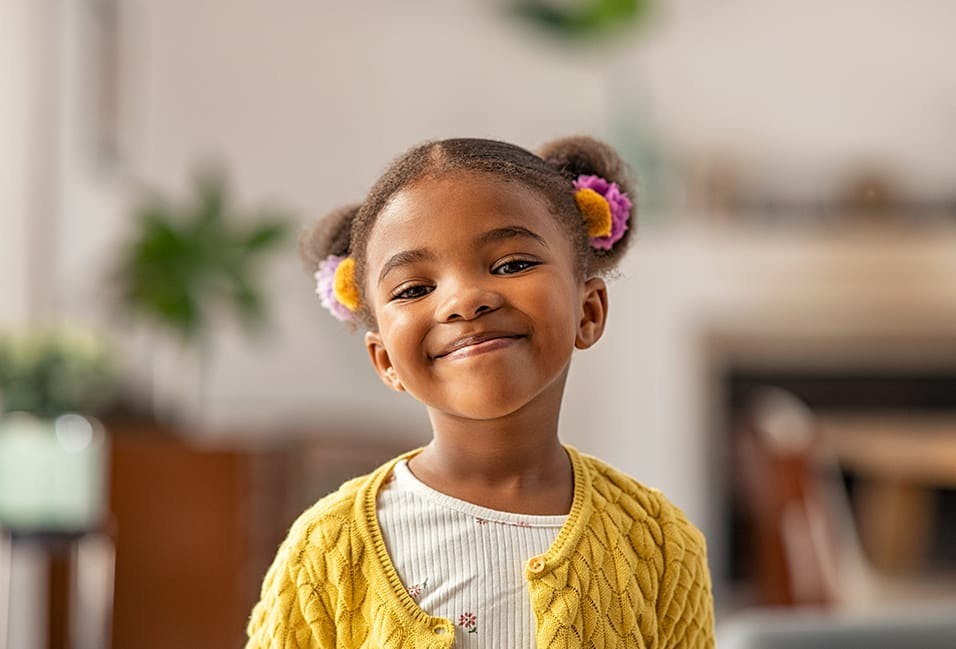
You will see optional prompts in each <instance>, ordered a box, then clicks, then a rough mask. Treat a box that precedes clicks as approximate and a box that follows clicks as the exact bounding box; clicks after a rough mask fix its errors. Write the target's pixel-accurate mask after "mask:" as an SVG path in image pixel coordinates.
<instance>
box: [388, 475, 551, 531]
mask: <svg viewBox="0 0 956 649" xmlns="http://www.w3.org/2000/svg"><path fill="white" fill-rule="evenodd" d="M392 475H394V476H395V482H394V483H393V485H394V487H396V488H398V489H402V490H405V491H409V492H411V493H414V494H416V495H418V496H420V497H422V498H424V499H426V500H428V501H430V502H431V503H433V504H435V505H437V506H438V507H442V508H444V509H450V510H453V511H457V512H459V513H461V514H464V515H466V516H470V517H472V518H476V519H480V520H482V521H487V522H492V523H501V524H503V525H514V526H518V527H545V528H560V527H561V526H562V525H564V523H565V522H566V521H567V519H568V514H557V515H542V514H520V513H517V512H508V511H502V510H499V509H491V508H489V507H482V506H481V505H476V504H474V503H470V502H468V501H466V500H461V499H459V498H455V497H454V496H449V495H448V494H445V493H442V492H440V491H438V490H436V489H433V488H431V487H429V486H428V485H427V484H425V483H424V482H422V481H421V480H419V479H418V478H417V477H415V474H414V473H412V471H411V469H409V468H408V459H407V458H406V459H401V460H399V461H398V462H396V463H395V466H394V467H392Z"/></svg>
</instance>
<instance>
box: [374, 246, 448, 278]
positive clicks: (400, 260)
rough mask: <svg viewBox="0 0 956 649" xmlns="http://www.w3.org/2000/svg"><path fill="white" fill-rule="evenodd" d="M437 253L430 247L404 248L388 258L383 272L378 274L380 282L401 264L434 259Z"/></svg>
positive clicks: (405, 264)
mask: <svg viewBox="0 0 956 649" xmlns="http://www.w3.org/2000/svg"><path fill="white" fill-rule="evenodd" d="M434 258H435V253H433V252H432V251H431V250H429V249H428V248H416V249H415V250H403V251H402V252H399V253H396V254H394V255H392V256H391V257H389V258H388V261H386V262H385V265H383V266H382V272H380V273H379V274H378V283H379V284H381V283H382V280H383V279H385V276H386V275H388V273H389V272H390V271H391V270H392V269H393V268H397V267H399V266H407V265H408V264H414V263H417V262H420V261H425V260H428V259H434Z"/></svg>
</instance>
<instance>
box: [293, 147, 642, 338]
mask: <svg viewBox="0 0 956 649" xmlns="http://www.w3.org/2000/svg"><path fill="white" fill-rule="evenodd" d="M453 173H477V174H487V175H489V176H493V177H494V178H496V179H498V180H503V181H506V182H515V183H519V184H522V185H524V186H526V187H528V188H529V189H531V190H533V191H535V192H537V193H538V194H539V195H540V196H542V197H543V198H544V199H545V200H546V201H547V202H548V206H549V207H550V210H551V213H552V214H554V216H555V218H557V219H558V221H559V222H560V223H561V224H562V226H563V227H564V228H565V231H566V232H567V233H568V236H569V238H570V239H571V241H572V242H573V245H574V250H575V251H576V259H575V264H576V270H577V272H578V274H579V275H580V276H582V277H584V276H588V275H606V274H608V273H609V272H611V271H612V270H613V269H614V268H615V266H616V265H617V263H618V261H619V260H620V259H621V257H622V256H623V255H624V252H625V251H626V250H627V247H628V244H629V243H630V240H631V238H632V236H633V233H634V230H635V229H636V214H635V212H636V208H635V209H633V210H632V214H631V219H630V223H629V227H628V230H627V231H626V232H625V233H624V236H623V238H621V239H620V240H619V241H617V243H615V244H614V246H613V247H612V248H611V250H601V249H596V248H592V247H591V246H590V245H589V242H588V234H587V227H586V224H585V222H584V219H583V217H582V216H581V213H580V211H579V210H578V207H577V203H576V202H575V200H574V189H573V186H572V181H573V180H574V179H576V178H577V177H578V176H580V175H582V174H586V175H591V174H593V175H597V176H600V177H602V178H604V179H606V180H608V181H611V182H615V183H617V184H618V185H619V186H620V187H621V190H622V191H625V192H627V193H628V194H629V195H630V197H631V199H632V200H635V199H636V198H637V196H636V194H635V193H634V190H633V187H632V183H631V179H630V174H629V173H628V170H627V165H626V164H625V163H624V162H623V161H622V160H621V158H620V156H619V155H618V154H617V152H616V151H615V150H614V149H612V148H611V147H610V146H608V145H607V144H604V143H603V142H600V141H598V140H595V139H593V138H590V137H585V136H575V137H568V138H562V139H560V140H555V141H553V142H550V143H548V144H546V145H545V146H544V147H542V149H541V151H540V154H539V155H535V154H534V153H532V152H530V151H528V150H526V149H523V148H521V147H519V146H516V145H514V144H509V143H507V142H500V141H498V140H485V139H475V138H457V139H450V140H439V141H434V142H426V143H424V144H421V145H419V146H416V147H414V148H413V149H410V150H409V151H408V152H406V153H405V154H404V155H402V156H401V157H399V158H398V159H396V160H395V161H394V162H393V163H392V164H391V166H390V167H389V168H388V169H387V170H386V171H385V173H384V174H383V175H382V177H381V178H379V180H378V181H377V182H376V183H375V184H374V185H373V186H372V189H371V190H370V191H369V193H368V196H366V198H365V201H364V202H363V203H361V204H359V205H349V206H346V207H342V208H339V209H337V210H335V211H333V212H332V213H330V214H328V215H327V216H326V217H325V218H323V219H321V220H320V221H319V222H318V223H316V224H315V225H314V226H313V227H312V228H310V229H309V230H307V231H305V232H304V233H303V235H302V237H301V238H300V245H299V249H300V253H301V255H302V259H303V260H304V261H305V263H306V266H307V267H308V269H309V270H310V272H315V271H316V270H317V269H318V266H319V263H320V262H321V261H322V260H323V259H325V258H326V257H327V256H328V255H339V256H351V257H352V258H353V259H355V280H356V282H357V284H358V286H359V290H360V291H362V293H363V294H364V288H365V273H366V267H365V266H366V259H365V250H366V247H367V244H368V239H369V236H370V234H371V232H372V228H373V226H374V225H375V221H376V219H377V218H378V215H379V214H380V213H381V212H382V210H383V209H384V208H385V206H386V205H387V204H388V202H389V201H390V200H391V199H392V197H393V196H395V194H397V193H398V192H400V191H401V190H403V189H404V188H406V187H408V186H409V185H411V184H413V183H415V182H417V181H419V180H422V179H425V178H437V177H439V176H445V175H448V174H453ZM635 205H636V200H635ZM356 319H357V320H358V321H359V322H361V323H362V324H364V325H365V326H366V327H368V328H370V329H374V328H375V316H374V314H373V313H371V312H370V310H369V309H368V306H367V300H365V299H363V300H362V307H361V308H360V311H359V312H358V313H357V314H356Z"/></svg>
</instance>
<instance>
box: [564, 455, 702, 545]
mask: <svg viewBox="0 0 956 649" xmlns="http://www.w3.org/2000/svg"><path fill="white" fill-rule="evenodd" d="M579 456H580V458H581V464H582V466H583V467H585V469H586V471H587V475H588V480H589V482H590V488H591V492H592V499H593V500H592V502H593V505H594V512H595V513H596V514H598V515H601V516H610V517H612V518H614V519H616V520H618V521H619V522H620V524H621V525H623V526H625V527H629V526H630V525H631V523H633V522H637V523H642V524H643V525H644V526H649V527H650V528H651V529H652V530H654V531H655V532H657V533H658V534H660V533H665V532H668V531H669V532H670V533H671V534H675V533H677V534H679V535H680V536H687V537H689V538H688V540H692V541H696V542H699V543H701V544H702V543H703V536H702V535H701V533H700V531H699V530H698V529H697V528H696V527H695V526H694V524H693V523H691V522H690V521H689V520H688V518H687V516H686V515H685V514H684V512H683V510H682V509H681V508H680V507H678V506H677V505H675V504H674V503H673V502H671V500H670V499H668V498H667V496H666V495H664V493H663V492H662V491H661V490H659V489H656V488H654V487H650V486H648V485H646V484H644V483H643V482H641V481H639V480H637V479H636V478H633V477H632V476H630V475H628V474H626V473H624V472H623V471H621V470H620V469H618V468H616V467H614V466H612V465H611V464H608V463H607V462H605V461H604V460H601V459H599V458H597V457H594V456H591V455H586V454H583V453H579ZM654 536H657V534H654Z"/></svg>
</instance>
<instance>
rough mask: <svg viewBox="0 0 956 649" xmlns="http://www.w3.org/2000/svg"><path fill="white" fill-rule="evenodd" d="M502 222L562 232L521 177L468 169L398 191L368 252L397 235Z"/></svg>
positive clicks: (462, 231) (460, 230) (454, 231)
mask: <svg viewBox="0 0 956 649" xmlns="http://www.w3.org/2000/svg"><path fill="white" fill-rule="evenodd" d="M504 222H508V224H510V225H521V226H524V227H529V226H534V227H537V228H539V229H542V230H544V231H545V232H542V236H544V235H545V233H547V234H552V235H560V234H561V228H560V226H559V224H558V221H557V218H556V217H555V216H554V215H553V214H552V213H551V210H550V207H549V204H548V202H547V201H546V200H545V198H544V197H543V196H541V194H540V193H539V192H538V191H536V190H534V189H531V188H528V187H526V186H524V185H522V184H520V183H518V182H514V181H508V180H504V179H499V178H497V177H494V176H490V175H487V174H469V173H459V174H455V175H451V176H441V177H439V178H428V179H422V180H419V181H417V182H415V183H414V184H412V185H409V186H408V187H405V188H404V189H402V190H401V191H399V192H397V193H396V194H395V195H394V196H393V197H392V198H391V199H390V200H389V202H388V203H387V204H386V205H385V207H384V208H383V209H382V211H381V212H380V213H379V215H378V218H377V219H376V222H375V225H374V226H373V228H372V232H371V236H370V237H369V250H368V252H369V254H370V255H372V253H373V250H374V249H380V248H381V247H383V246H384V247H390V244H396V243H398V242H397V239H405V238H419V237H429V236H431V237H435V236H437V235H438V234H440V233H445V234H452V235H453V234H461V235H465V234H467V233H469V232H475V231H481V230H482V229H486V228H494V227H499V226H500V225H501V224H502V223H504Z"/></svg>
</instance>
